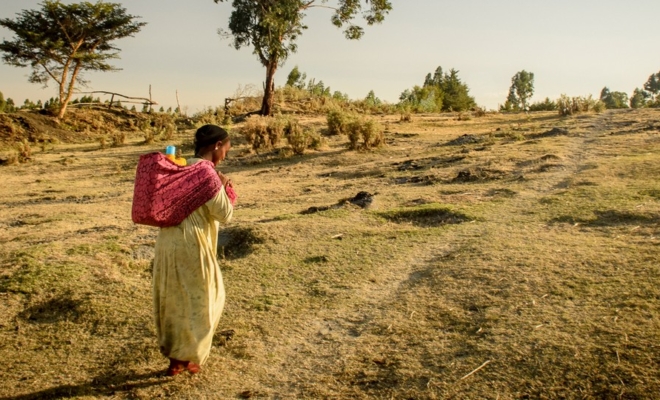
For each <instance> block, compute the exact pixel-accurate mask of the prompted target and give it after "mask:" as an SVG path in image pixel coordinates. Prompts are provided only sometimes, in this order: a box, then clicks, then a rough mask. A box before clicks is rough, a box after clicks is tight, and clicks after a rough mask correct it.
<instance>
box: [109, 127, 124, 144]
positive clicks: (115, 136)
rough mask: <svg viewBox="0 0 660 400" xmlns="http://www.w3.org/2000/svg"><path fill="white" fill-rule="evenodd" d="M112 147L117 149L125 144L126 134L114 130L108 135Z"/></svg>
mask: <svg viewBox="0 0 660 400" xmlns="http://www.w3.org/2000/svg"><path fill="white" fill-rule="evenodd" d="M110 137H111V139H112V147H119V146H122V145H123V144H125V143H126V132H124V131H118V130H115V131H113V132H112V133H111V135H110Z"/></svg>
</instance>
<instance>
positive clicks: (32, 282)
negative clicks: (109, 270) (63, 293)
mask: <svg viewBox="0 0 660 400" xmlns="http://www.w3.org/2000/svg"><path fill="white" fill-rule="evenodd" d="M4 263H6V264H10V265H12V266H13V267H14V268H13V271H12V272H10V273H9V274H7V275H3V276H2V277H0V292H8V293H22V294H28V295H29V294H38V293H44V292H57V291H60V290H65V289H67V288H70V287H71V286H72V285H75V283H76V282H77V281H78V280H79V279H80V278H81V277H82V276H84V275H85V274H86V272H87V267H85V266H84V265H81V264H77V263H72V262H61V261H58V262H49V261H44V260H43V258H42V257H38V256H37V255H35V254H33V253H30V252H16V253H12V254H10V255H9V256H7V257H6V258H5V260H4Z"/></svg>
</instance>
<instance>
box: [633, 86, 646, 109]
mask: <svg viewBox="0 0 660 400" xmlns="http://www.w3.org/2000/svg"><path fill="white" fill-rule="evenodd" d="M649 97H651V95H650V94H649V93H648V92H647V91H645V90H642V89H640V88H635V91H634V92H633V95H632V96H630V107H631V108H644V107H646V105H647V102H648V100H649Z"/></svg>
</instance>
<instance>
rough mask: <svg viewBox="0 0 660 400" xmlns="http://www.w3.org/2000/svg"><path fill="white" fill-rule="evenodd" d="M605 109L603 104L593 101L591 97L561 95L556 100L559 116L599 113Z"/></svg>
mask: <svg viewBox="0 0 660 400" xmlns="http://www.w3.org/2000/svg"><path fill="white" fill-rule="evenodd" d="M605 108H606V107H605V103H603V102H602V101H600V100H596V99H594V98H593V97H592V96H591V95H589V96H587V97H582V96H578V97H568V96H566V95H565V94H562V95H561V97H560V98H559V100H557V109H558V110H559V115H561V116H567V115H573V114H578V113H587V112H595V113H601V112H603V111H605Z"/></svg>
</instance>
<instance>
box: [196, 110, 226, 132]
mask: <svg viewBox="0 0 660 400" xmlns="http://www.w3.org/2000/svg"><path fill="white" fill-rule="evenodd" d="M227 118H229V119H231V117H230V116H229V115H228V114H225V110H223V109H221V108H220V107H217V108H215V109H214V108H212V107H208V108H207V109H206V110H204V111H200V112H198V113H197V114H195V115H193V117H192V119H193V121H195V128H200V127H202V126H204V125H226V123H225V121H226V120H227Z"/></svg>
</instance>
